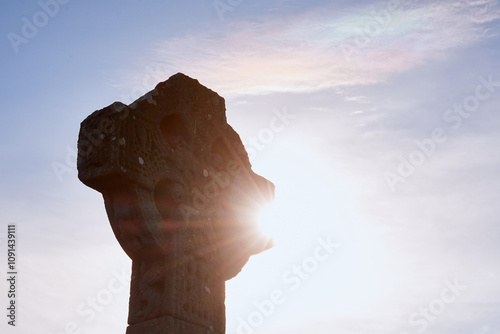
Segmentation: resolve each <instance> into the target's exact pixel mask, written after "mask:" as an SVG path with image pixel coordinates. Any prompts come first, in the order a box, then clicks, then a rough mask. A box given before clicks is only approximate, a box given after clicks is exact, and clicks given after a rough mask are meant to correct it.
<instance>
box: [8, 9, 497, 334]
mask: <svg viewBox="0 0 500 334" xmlns="http://www.w3.org/2000/svg"><path fill="white" fill-rule="evenodd" d="M0 9H1V10H0V35H1V36H2V39H1V42H0V53H1V57H2V62H1V65H0V77H1V78H2V79H1V81H0V85H1V86H0V97H1V101H2V106H3V107H2V108H1V111H0V156H1V160H0V161H1V162H0V175H1V177H0V247H1V248H2V250H1V251H0V253H1V254H3V255H1V256H0V268H1V269H0V272H2V275H3V276H2V277H6V278H9V277H10V276H9V275H8V274H7V273H8V271H9V269H8V263H7V262H8V259H7V249H8V243H7V238H8V233H7V232H8V226H9V225H15V226H16V247H17V249H16V271H17V276H16V281H17V282H16V283H17V285H16V297H15V302H16V304H15V305H16V322H15V324H16V326H15V327H13V326H11V325H9V324H8V321H9V318H8V317H7V312H8V311H7V310H6V308H7V307H9V305H10V304H9V303H10V301H11V300H12V298H9V297H8V291H9V288H10V286H9V285H10V284H9V283H8V281H7V279H2V280H1V281H0V282H1V283H0V306H1V307H0V309H3V310H4V311H3V313H4V315H2V316H1V317H0V319H3V320H1V322H0V328H1V332H2V333H22V334H28V333H39V334H62V333H64V334H73V333H78V334H86V333H89V334H90V333H93V334H104V333H106V334H109V333H124V332H125V330H126V326H127V313H128V291H129V279H130V272H131V261H130V259H129V258H128V257H127V256H126V254H125V253H124V252H123V250H122V249H121V248H120V246H119V244H118V242H117V241H116V239H115V237H114V235H113V233H112V230H111V228H110V225H109V222H108V219H107V216H106V213H105V210H104V205H103V200H102V197H101V194H99V193H98V192H96V191H94V190H92V189H90V188H88V187H86V186H84V185H83V184H82V183H81V182H80V181H79V180H78V178H77V170H76V141H77V136H78V132H79V126H80V122H81V121H82V120H83V119H84V118H85V117H87V116H88V115H89V114H90V113H92V112H93V111H95V110H98V109H101V108H104V107H106V106H108V105H110V104H112V103H113V102H115V101H121V102H123V103H126V104H129V103H131V102H133V101H134V100H135V99H136V98H138V97H140V96H142V95H143V94H145V93H147V92H148V91H150V90H151V89H153V88H154V87H155V85H156V84H157V83H159V82H161V81H164V80H167V79H168V78H169V77H170V76H171V75H174V74H175V73H178V72H182V73H184V74H186V75H188V76H190V77H192V78H195V79H198V80H199V81H200V83H201V84H203V85H205V86H207V87H208V88H210V89H212V90H214V91H216V92H217V93H218V94H219V95H221V96H222V97H224V98H225V100H226V109H227V111H226V113H227V119H228V122H229V124H231V126H232V127H233V128H234V129H235V130H236V131H237V132H238V133H239V134H240V136H241V138H242V140H243V142H244V144H245V147H246V149H247V151H248V152H249V155H250V158H251V162H252V165H253V169H254V171H255V172H257V173H259V174H261V175H262V176H264V177H266V178H268V179H269V180H271V181H272V182H273V183H275V185H276V200H275V202H274V203H273V204H272V205H270V206H269V207H267V208H266V210H264V211H263V212H262V213H261V221H260V224H261V228H262V230H263V231H265V233H266V234H268V235H269V236H272V237H273V238H274V241H275V246H274V248H272V249H271V250H268V251H266V252H264V253H261V254H259V255H256V256H253V257H252V258H251V259H250V261H249V262H248V264H247V265H246V266H245V267H244V269H243V271H242V272H241V273H240V274H239V275H238V276H236V277H235V278H233V279H231V280H230V281H228V282H227V283H226V320H227V321H226V332H227V333H228V334H252V333H256V334H282V333H287V334H299V333H300V334H302V333H305V332H310V333H315V334H323V333H325V334H326V333H328V334H329V333H349V334H363V333H373V334H414V333H426V334H456V333H464V334H499V333H500V299H499V296H500V268H499V263H498V259H499V257H500V246H499V245H500V212H499V211H498V203H499V199H500V198H499V197H500V195H499V194H500V175H499V173H498V171H499V168H500V153H499V150H498V148H499V147H500V133H499V131H498V128H499V125H500V114H499V113H498V110H499V109H500V66H499V65H500V34H499V33H500V21H499V19H500V3H499V2H498V1H494V0H455V1H450V0H441V1H432V0H420V1H407V0H399V1H398V0H390V1H389V0H388V1H335V2H334V1H321V0H313V1H305V0H302V1H301V0H267V1H263V0H254V1H249V0H220V1H219V0H216V1H195V0H185V1H182V2H181V1H168V0H167V1H165V0H163V1H159V0H148V1H134V0H122V1H112V0H110V1H105V2H103V1H94V0H89V1H81V0H40V1H33V0H29V1H28V0H18V1H3V2H2V4H0ZM495 203H496V204H495Z"/></svg>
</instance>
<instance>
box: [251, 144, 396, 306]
mask: <svg viewBox="0 0 500 334" xmlns="http://www.w3.org/2000/svg"><path fill="white" fill-rule="evenodd" d="M295 149H296V148H295ZM298 151H301V150H300V149H299V150H298ZM279 152H280V154H279V155H280V159H279V160H278V159H276V158H275V157H276V155H273V156H269V157H267V156H266V157H262V159H261V160H259V161H258V162H256V163H254V170H255V171H256V172H257V173H258V174H260V175H262V176H264V177H265V178H267V179H269V180H270V181H272V182H273V183H274V184H275V186H276V196H275V201H274V202H272V203H270V204H269V205H267V206H265V207H263V208H262V209H261V211H260V212H259V215H258V218H259V224H260V227H261V230H262V233H264V234H265V235H267V236H269V237H271V238H273V240H274V242H275V247H274V251H275V252H276V253H275V256H276V258H279V259H280V261H284V262H286V261H290V259H292V260H293V259H295V261H296V264H297V265H300V263H301V262H302V261H304V258H307V256H309V255H310V252H311V249H312V250H314V245H315V244H314V243H315V240H317V238H318V237H327V236H328V237H331V238H332V240H334V241H335V242H337V243H339V244H340V245H341V246H340V247H339V250H338V254H334V256H333V259H332V260H329V261H331V262H327V263H325V269H324V270H325V271H322V274H317V275H315V277H314V279H315V280H317V281H316V282H318V283H319V284H317V285H316V284H315V285H314V287H311V288H310V289H311V291H309V292H308V295H307V296H304V298H312V297H311V296H313V295H315V294H317V295H318V296H325V297H326V296H328V295H330V296H331V298H332V299H326V300H328V303H330V304H332V303H333V304H337V303H338V304H339V305H343V306H342V307H340V308H339V312H340V313H342V314H348V315H352V316H359V315H360V310H359V309H360V305H361V306H363V305H381V304H382V303H384V300H385V299H386V298H388V295H389V294H390V291H391V284H392V282H393V277H391V272H390V270H386V268H387V267H388V264H387V260H388V257H389V252H388V251H387V249H386V246H385V245H384V244H383V242H382V241H381V240H382V239H381V235H382V234H383V232H381V230H380V229H378V228H376V227H374V226H371V224H369V223H368V222H367V219H365V218H364V217H363V214H362V212H360V209H359V206H358V205H357V204H356V196H355V195H356V189H355V182H351V181H350V180H349V178H348V177H346V176H344V175H341V174H338V175H336V174H335V171H332V170H327V168H325V167H324V166H328V165H329V164H328V163H327V162H324V163H322V162H323V160H324V159H323V158H321V157H320V156H319V155H318V156H314V155H313V154H312V153H311V152H310V151H309V154H310V156H304V155H302V156H300V157H298V156H297V155H296V154H289V155H286V150H285V149H284V148H283V149H282V150H280V151H279ZM301 152H307V150H304V151H301ZM292 153H293V152H292ZM265 258H266V257H265V256H262V257H261V258H260V259H262V261H265ZM276 258H275V259H274V261H276ZM260 259H259V261H260ZM311 275H312V274H311ZM320 282H321V283H320ZM332 283H334V284H333V285H332ZM319 286H322V287H323V289H324V287H325V286H331V290H328V291H324V290H323V291H319V290H318V291H315V289H321V288H320V287H319ZM333 300H334V301H333ZM318 302H319V303H320V304H321V301H318ZM315 303H316V301H315ZM324 306H325V308H326V309H330V306H329V305H324ZM361 308H362V307H361ZM370 309H371V310H373V309H374V308H373V307H366V309H365V310H370Z"/></svg>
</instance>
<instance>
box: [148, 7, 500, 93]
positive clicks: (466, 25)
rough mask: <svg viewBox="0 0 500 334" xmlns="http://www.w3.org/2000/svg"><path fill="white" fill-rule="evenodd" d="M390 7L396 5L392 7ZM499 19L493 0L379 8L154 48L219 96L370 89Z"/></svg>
mask: <svg viewBox="0 0 500 334" xmlns="http://www.w3.org/2000/svg"><path fill="white" fill-rule="evenodd" d="M395 3H396V5H395ZM498 18H500V11H499V8H498V4H497V2H496V1H494V0H462V1H451V0H448V1H439V2H438V1H423V2H419V3H413V2H403V1H401V2H400V3H399V4H397V2H395V1H392V2H379V3H377V4H376V5H372V6H369V7H368V6H367V7H359V8H357V9H354V10H350V11H342V10H340V9H339V8H334V7H322V8H316V9H313V10H311V11H308V12H306V13H303V14H300V15H295V16H288V17H265V18H261V19H259V20H254V21H245V22H238V23H227V24H225V25H223V26H219V27H214V28H210V29H207V30H205V31H195V32H191V33H189V34H187V35H184V36H181V37H177V38H172V39H168V40H166V41H161V42H159V43H158V44H157V45H156V48H155V49H156V50H155V51H154V52H153V54H152V55H151V56H150V57H149V59H147V60H148V63H164V64H167V66H168V68H170V69H171V70H172V72H178V71H182V72H185V73H186V74H188V75H191V76H194V77H197V78H199V79H200V80H202V81H203V82H204V83H205V84H207V85H209V86H210V87H212V88H214V89H216V90H217V91H219V92H220V93H222V94H223V95H224V96H228V97H231V96H235V95H242V94H263V93H264V94H265V93H270V92H282V91H287V92H290V91H292V92H293V91H295V92H307V91H314V90H319V89H324V88H330V87H335V86H343V85H357V84H370V83H376V82H380V81H383V80H385V79H386V78H387V77H388V76H389V75H391V74H393V73H398V72H401V71H405V70H408V69H411V68H413V67H415V66H418V65H419V64H423V63H426V62H429V61H432V60H434V59H439V58H442V57H445V56H446V55H448V54H450V51H452V50H454V49H456V48H459V47H466V46H469V45H472V44H473V43H475V42H478V41H480V40H483V39H485V38H487V37H488V36H489V34H490V32H489V30H488V27H487V26H488V23H490V22H492V21H493V20H496V19H498Z"/></svg>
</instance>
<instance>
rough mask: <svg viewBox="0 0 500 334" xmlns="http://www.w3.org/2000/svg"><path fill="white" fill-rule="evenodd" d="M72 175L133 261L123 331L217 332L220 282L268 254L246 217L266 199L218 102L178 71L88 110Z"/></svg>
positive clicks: (221, 314)
mask: <svg viewBox="0 0 500 334" xmlns="http://www.w3.org/2000/svg"><path fill="white" fill-rule="evenodd" d="M78 172H79V174H78V176H79V178H80V180H81V181H82V182H83V183H84V184H86V185H87V186H89V187H92V188H94V189H95V190H97V191H99V192H101V193H102V194H103V197H104V202H105V206H106V211H107V214H108V218H109V221H110V223H111V227H112V229H113V232H114V233H115V236H116V238H117V239H118V241H119V243H120V245H121V246H122V247H123V249H124V250H125V252H126V253H127V254H128V255H129V256H130V258H131V259H132V282H131V295H130V305H129V328H128V330H127V333H128V334H144V333H148V334H156V333H158V334H159V333H165V334H166V333H169V334H170V333H175V334H183V333H190V334H198V333H224V332H225V307H224V298H225V289H224V283H225V280H228V279H230V278H232V277H234V276H235V275H236V274H237V273H238V272H239V271H240V270H241V268H242V267H243V266H244V265H245V263H246V262H247V261H248V258H249V257H250V256H251V255H253V254H257V253H259V252H261V251H263V250H265V249H267V248H269V247H270V240H269V239H268V238H266V237H264V236H263V235H261V234H260V233H259V230H258V228H257V226H256V222H255V219H254V213H255V210H256V207H257V206H258V205H261V204H263V202H265V201H268V200H269V199H272V197H273V196H274V185H273V184H272V183H271V182H269V181H267V180H266V179H264V178H262V177H260V176H259V175H257V174H255V173H253V172H252V170H251V166H250V162H249V160H248V155H247V153H246V151H245V149H244V147H243V144H242V142H241V140H240V138H239V136H238V134H237V133H236V132H235V131H234V130H233V129H232V128H231V127H230V126H229V125H228V124H227V121H226V116H225V103H224V99H223V98H222V97H220V96H219V95H218V94H217V93H215V92H213V91H211V90H209V89H208V88H206V87H204V86H202V85H201V84H200V83H199V82H198V81H197V80H194V79H191V78H189V77H187V76H185V75H183V74H180V73H179V74H176V75H174V76H172V77H171V78H170V79H168V80H167V81H165V82H162V83H160V84H158V85H157V86H156V88H155V89H154V90H153V91H151V92H149V93H148V94H146V95H145V96H144V97H142V98H140V99H138V100H137V101H135V102H134V103H132V104H131V105H129V106H126V105H124V104H122V103H120V102H115V103H113V104H112V105H110V106H108V107H106V108H104V109H101V110H98V111H95V112H94V113H93V114H91V115H90V116H89V117H87V119H85V120H84V121H83V122H82V124H81V129H80V135H79V139H78Z"/></svg>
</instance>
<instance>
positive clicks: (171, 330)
mask: <svg viewBox="0 0 500 334" xmlns="http://www.w3.org/2000/svg"><path fill="white" fill-rule="evenodd" d="M224 333H225V330H223V331H220V330H219V331H217V330H216V329H214V328H206V327H201V326H199V325H196V324H193V323H190V322H187V321H185V320H180V319H176V318H172V317H170V316H164V317H161V318H157V319H152V320H149V321H146V322H142V323H139V324H135V325H129V326H128V327H127V333H126V334H224Z"/></svg>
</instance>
